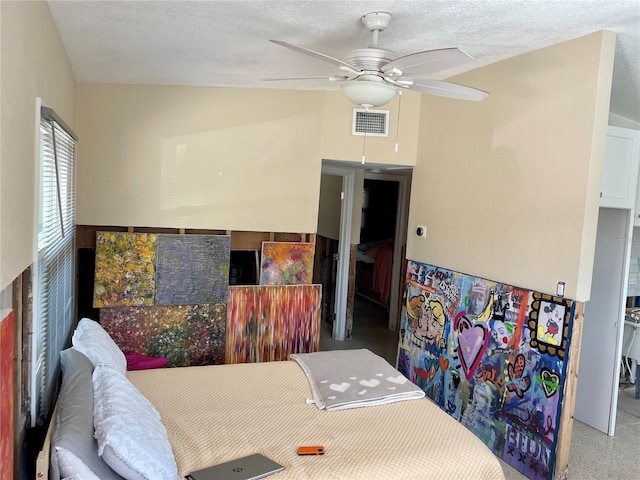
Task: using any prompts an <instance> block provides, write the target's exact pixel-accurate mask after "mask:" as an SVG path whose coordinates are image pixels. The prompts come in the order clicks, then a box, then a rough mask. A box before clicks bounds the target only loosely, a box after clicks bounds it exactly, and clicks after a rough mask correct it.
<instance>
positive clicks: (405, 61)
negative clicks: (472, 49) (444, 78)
mask: <svg viewBox="0 0 640 480" xmlns="http://www.w3.org/2000/svg"><path fill="white" fill-rule="evenodd" d="M471 60H473V57H472V56H471V55H469V54H468V53H466V52H463V51H462V50H460V49H459V48H455V47H454V48H442V49H439V50H426V51H424V52H417V53H412V54H410V55H405V56H404V57H400V58H396V59H395V60H392V61H390V62H389V63H387V64H386V65H384V66H383V67H382V71H383V72H384V73H385V74H387V75H389V76H392V77H393V76H399V75H427V74H430V73H435V72H438V71H440V70H446V69H448V68H452V67H457V66H458V65H462V64H464V63H467V62H470V61H471ZM396 71H399V72H396Z"/></svg>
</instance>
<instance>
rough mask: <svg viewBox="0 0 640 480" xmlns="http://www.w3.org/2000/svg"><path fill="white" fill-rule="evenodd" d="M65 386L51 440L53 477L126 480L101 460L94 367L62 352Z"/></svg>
mask: <svg viewBox="0 0 640 480" xmlns="http://www.w3.org/2000/svg"><path fill="white" fill-rule="evenodd" d="M60 361H61V364H62V386H61V388H60V395H59V396H58V405H57V418H56V426H55V428H54V431H53V435H52V438H51V474H52V476H53V479H54V480H57V479H58V478H65V477H72V476H73V475H74V474H83V473H84V474H85V475H84V478H86V477H87V476H89V477H90V475H88V472H87V471H90V472H92V473H93V474H95V476H96V477H97V478H99V479H100V480H122V477H121V476H120V475H118V474H117V473H115V472H114V471H113V470H112V469H111V468H110V467H109V466H108V465H107V464H106V463H105V462H104V460H102V458H100V457H99V456H98V444H97V443H96V440H95V438H94V429H93V385H92V382H91V377H92V375H93V364H92V363H91V360H89V359H88V358H87V357H86V356H85V355H83V354H82V353H80V352H79V351H77V350H75V349H73V348H69V349H67V350H64V351H62V352H60Z"/></svg>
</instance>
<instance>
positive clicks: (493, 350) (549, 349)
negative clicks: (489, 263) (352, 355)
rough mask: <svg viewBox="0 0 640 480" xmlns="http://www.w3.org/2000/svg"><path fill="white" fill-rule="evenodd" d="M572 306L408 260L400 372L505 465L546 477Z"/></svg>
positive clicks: (553, 448) (552, 461) (554, 443)
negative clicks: (478, 439)
mask: <svg viewBox="0 0 640 480" xmlns="http://www.w3.org/2000/svg"><path fill="white" fill-rule="evenodd" d="M574 309H575V304H574V302H573V301H572V300H569V299H565V298H560V297H555V296H551V295H547V294H542V293H539V292H534V291H530V290H526V289H522V288H518V287H514V286H511V285H504V284H501V283H498V282H494V281H490V280H486V279H483V278H479V277H474V276H470V275H465V274H463V273H459V272H454V271H451V270H447V269H443V268H438V267H434V266H432V265H427V264H423V263H419V262H414V261H409V264H408V268H407V276H406V279H405V292H404V302H403V308H402V313H401V345H400V349H399V352H398V369H399V370H400V371H401V372H402V373H403V374H404V375H405V376H407V377H408V378H409V379H410V380H411V381H413V382H414V383H416V384H417V385H418V386H420V387H421V388H422V389H423V390H424V391H425V392H426V394H427V396H429V397H430V398H431V399H432V400H433V401H435V402H436V403H437V404H438V405H439V406H440V407H441V408H442V409H443V410H445V411H446V412H447V413H449V414H450V415H451V416H452V417H454V418H455V419H456V420H458V421H459V422H461V423H462V424H463V425H465V426H466V427H467V428H468V429H469V430H471V431H472V432H473V433H474V434H475V435H476V436H477V437H478V438H480V439H481V440H482V441H483V442H484V443H486V444H487V446H488V447H489V448H490V449H491V450H492V451H493V452H494V453H495V454H496V455H497V456H498V457H500V458H502V460H504V461H505V462H506V463H508V464H510V465H511V466H513V467H514V468H515V469H517V470H519V471H520V472H522V473H523V474H524V475H526V476H527V477H529V478H531V479H551V478H552V477H553V471H554V466H555V459H556V447H557V441H558V431H559V425H560V415H561V406H562V398H563V393H564V385H565V378H566V370H567V360H568V358H567V357H568V354H569V343H570V340H571V338H570V337H571V331H572V322H573V316H574Z"/></svg>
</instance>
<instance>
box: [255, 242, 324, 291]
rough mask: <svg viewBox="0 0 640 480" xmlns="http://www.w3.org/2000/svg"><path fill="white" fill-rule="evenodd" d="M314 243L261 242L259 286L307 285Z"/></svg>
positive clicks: (311, 274)
mask: <svg viewBox="0 0 640 480" xmlns="http://www.w3.org/2000/svg"><path fill="white" fill-rule="evenodd" d="M314 252H315V244H314V243H305V242H262V263H261V265H260V285H309V284H311V282H312V280H313V255H314Z"/></svg>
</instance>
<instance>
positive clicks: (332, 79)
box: [260, 75, 349, 82]
mask: <svg viewBox="0 0 640 480" xmlns="http://www.w3.org/2000/svg"><path fill="white" fill-rule="evenodd" d="M260 80H262V81H263V82H278V81H281V80H329V81H330V82H342V81H344V80H349V77H343V76H340V75H310V76H306V77H285V78H261V79H260Z"/></svg>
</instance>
